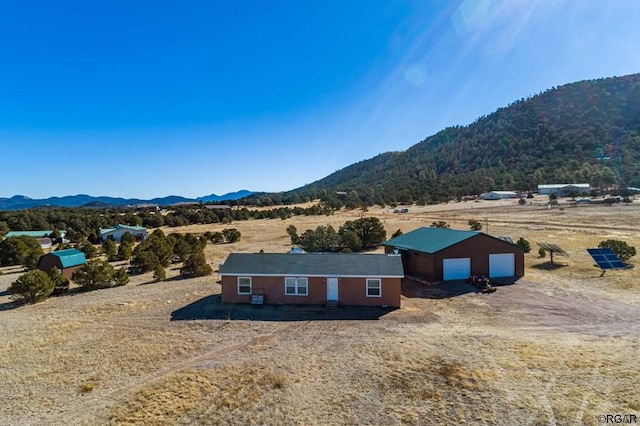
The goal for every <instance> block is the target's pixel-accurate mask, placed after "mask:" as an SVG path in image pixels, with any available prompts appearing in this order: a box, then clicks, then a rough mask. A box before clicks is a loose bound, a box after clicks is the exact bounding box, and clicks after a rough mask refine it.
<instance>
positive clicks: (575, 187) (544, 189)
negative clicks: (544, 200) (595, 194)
mask: <svg viewBox="0 0 640 426" xmlns="http://www.w3.org/2000/svg"><path fill="white" fill-rule="evenodd" d="M590 191H591V186H590V185H589V184H588V183H553V184H548V185H538V193H539V194H541V195H551V194H556V195H557V196H558V197H566V196H568V195H569V194H571V193H577V194H587V193H589V192H590Z"/></svg>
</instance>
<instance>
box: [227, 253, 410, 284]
mask: <svg viewBox="0 0 640 426" xmlns="http://www.w3.org/2000/svg"><path fill="white" fill-rule="evenodd" d="M218 273H219V274H220V275H251V276H259V275H263V276H283V275H298V276H300V275H303V276H308V277H312V276H322V277H326V276H336V277H379V278H402V277H403V276H404V270H403V269H402V258H401V257H400V256H397V255H389V254H352V253H305V254H290V253H231V254H230V255H229V257H227V260H225V262H224V264H222V266H220V270H219V271H218Z"/></svg>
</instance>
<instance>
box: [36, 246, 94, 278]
mask: <svg viewBox="0 0 640 426" xmlns="http://www.w3.org/2000/svg"><path fill="white" fill-rule="evenodd" d="M85 263H87V258H86V257H85V255H84V253H83V252H81V251H80V250H78V249H66V250H58V251H52V252H51V253H47V254H45V255H44V256H42V257H41V258H40V260H39V261H38V269H40V270H42V271H45V272H49V271H51V270H52V269H53V268H54V267H56V268H58V270H60V271H61V272H62V275H64V276H65V277H67V278H71V275H72V274H73V273H74V272H75V271H76V270H77V269H78V268H80V267H81V266H82V265H84V264H85Z"/></svg>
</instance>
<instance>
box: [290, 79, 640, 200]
mask: <svg viewBox="0 0 640 426" xmlns="http://www.w3.org/2000/svg"><path fill="white" fill-rule="evenodd" d="M639 162H640V74H633V75H628V76H624V77H614V78H604V79H599V80H592V81H581V82H578V83H572V84H567V85H564V86H560V87H554V88H552V89H549V90H547V91H545V92H543V93H540V94H538V95H536V96H533V97H531V98H528V99H522V100H519V101H516V102H514V103H513V104H511V105H509V106H507V107H504V108H500V109H498V110H497V111H495V112H494V113H492V114H490V115H488V116H483V117H480V118H479V119H478V120H476V121H475V122H474V123H472V124H470V125H468V126H463V127H461V126H456V127H450V128H447V129H444V130H442V131H440V132H438V133H437V134H435V135H433V136H430V137H428V138H427V139H425V140H424V141H422V142H420V143H418V144H416V145H414V146H412V147H411V148H409V149H408V150H407V151H405V152H394V153H385V154H381V155H378V156H376V157H374V158H372V159H369V160H365V161H361V162H359V163H356V164H353V165H351V166H348V167H346V168H344V169H342V170H340V171H338V172H336V173H334V174H331V175H330V176H327V177H326V178H324V179H321V180H319V181H317V182H314V183H312V184H310V185H306V186H304V187H301V188H298V189H295V190H293V191H291V192H289V193H284V194H280V196H281V197H283V200H285V201H286V200H287V199H288V198H294V199H298V198H302V199H304V198H308V197H313V196H318V195H321V194H323V193H324V194H333V193H335V192H337V191H340V192H347V193H348V194H350V196H351V197H355V196H356V195H357V197H358V198H359V199H361V200H362V201H365V202H366V203H380V202H387V203H388V202H392V201H398V202H401V203H408V202H411V201H416V202H429V201H439V200H446V199H449V198H450V197H451V196H455V195H469V194H479V193H482V192H486V191H489V190H531V189H535V188H536V187H537V185H538V184H544V183H572V182H588V183H590V184H591V186H593V187H600V188H605V187H608V188H612V187H615V186H620V187H626V186H636V187H640V163H639ZM325 191H326V192H325ZM353 191H355V193H354V192H353Z"/></svg>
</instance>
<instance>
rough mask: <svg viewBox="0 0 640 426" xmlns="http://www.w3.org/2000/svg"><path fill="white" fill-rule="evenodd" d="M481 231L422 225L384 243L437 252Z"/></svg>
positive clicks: (408, 248) (424, 251)
mask: <svg viewBox="0 0 640 426" xmlns="http://www.w3.org/2000/svg"><path fill="white" fill-rule="evenodd" d="M479 233H480V232H479V231H460V230H457V229H449V228H427V227H422V228H418V229H416V230H413V231H411V232H407V233H406V234H403V235H400V236H399V237H396V238H392V239H390V240H389V241H385V242H384V243H382V245H384V246H389V247H394V248H399V249H405V250H414V251H419V252H422V253H437V252H439V251H440V250H443V249H446V248H447V247H451V246H452V245H454V244H458V243H459V242H461V241H464V240H466V239H469V238H471V237H475V236H476V235H478V234H479Z"/></svg>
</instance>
